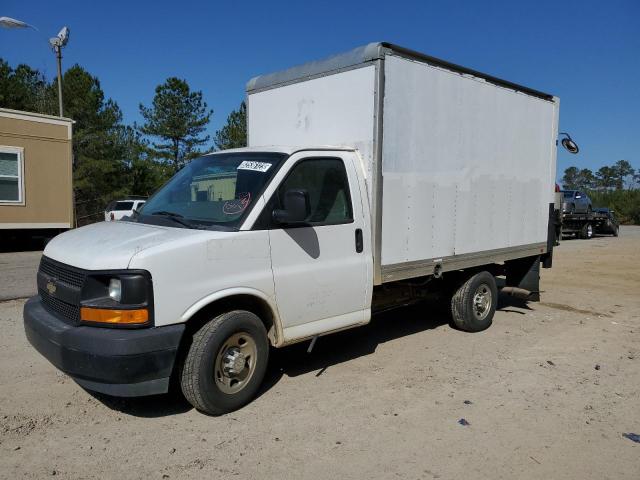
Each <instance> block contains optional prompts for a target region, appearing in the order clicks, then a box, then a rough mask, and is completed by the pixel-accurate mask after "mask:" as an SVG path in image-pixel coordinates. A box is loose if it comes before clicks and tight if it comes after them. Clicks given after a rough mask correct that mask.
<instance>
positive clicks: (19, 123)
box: [0, 108, 73, 237]
mask: <svg viewBox="0 0 640 480" xmlns="http://www.w3.org/2000/svg"><path fill="white" fill-rule="evenodd" d="M72 124H73V121H72V120H70V119H68V118H61V117H53V116H49V115H40V114H37V113H31V112H22V111H18V110H9V109H5V108H0V237H8V236H10V235H14V234H16V233H26V234H34V235H45V236H52V235H55V234H56V233H58V232H59V231H61V230H65V229H68V228H71V226H72V225H73V191H72V170H71V168H72V165H71V159H72V149H71V133H72Z"/></svg>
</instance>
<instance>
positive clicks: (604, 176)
mask: <svg viewBox="0 0 640 480" xmlns="http://www.w3.org/2000/svg"><path fill="white" fill-rule="evenodd" d="M615 176H616V172H615V171H614V170H613V169H612V168H611V167H608V166H606V165H605V166H603V167H600V168H599V169H598V171H597V172H596V187H597V188H598V189H601V190H609V189H611V188H613V187H614V186H615Z"/></svg>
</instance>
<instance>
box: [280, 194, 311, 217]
mask: <svg viewBox="0 0 640 480" xmlns="http://www.w3.org/2000/svg"><path fill="white" fill-rule="evenodd" d="M283 203H284V205H283V206H284V208H283V209H282V210H280V209H276V210H274V211H273V213H272V218H273V220H274V221H275V222H276V223H278V224H289V225H291V224H299V223H304V222H305V220H306V219H307V218H308V217H309V215H310V213H311V205H310V203H309V192H308V191H307V190H303V189H297V190H287V191H286V192H285V194H284V200H283Z"/></svg>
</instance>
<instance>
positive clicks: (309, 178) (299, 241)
mask: <svg viewBox="0 0 640 480" xmlns="http://www.w3.org/2000/svg"><path fill="white" fill-rule="evenodd" d="M335 153H337V154H334V153H333V152H332V154H331V155H327V152H317V153H315V154H313V153H311V152H304V153H298V154H296V157H295V158H291V159H290V160H289V162H287V165H286V167H287V168H286V171H284V172H280V174H279V175H278V177H280V181H279V183H278V184H277V185H278V186H277V188H276V190H275V191H274V192H273V194H272V195H271V198H270V199H268V200H267V204H266V214H267V216H268V217H269V218H271V215H270V214H271V212H273V209H276V208H282V205H283V199H284V195H285V192H286V191H288V190H305V191H306V192H308V198H309V207H310V208H309V214H308V217H307V218H306V220H305V222H304V223H303V224H296V225H278V224H276V223H274V221H273V220H270V224H269V226H268V229H269V239H270V248H271V262H272V269H273V279H274V284H275V294H276V302H277V305H278V312H279V315H280V319H281V322H282V324H283V333H284V337H285V341H287V342H288V341H291V340H294V339H300V338H305V337H310V336H313V335H316V334H319V333H326V332H329V331H332V330H338V329H341V328H345V327H348V326H351V325H355V324H362V323H366V322H368V321H369V318H370V308H369V306H370V297H371V289H372V284H373V281H372V278H371V276H372V274H371V272H372V257H371V253H370V247H369V243H370V240H369V239H370V233H369V230H368V228H367V226H368V223H367V222H365V219H364V215H363V205H362V197H363V196H362V194H361V189H362V188H363V186H362V185H361V182H360V181H359V180H360V178H359V177H358V174H357V171H356V165H355V164H354V157H355V155H354V154H353V153H351V152H335ZM368 297H369V298H368Z"/></svg>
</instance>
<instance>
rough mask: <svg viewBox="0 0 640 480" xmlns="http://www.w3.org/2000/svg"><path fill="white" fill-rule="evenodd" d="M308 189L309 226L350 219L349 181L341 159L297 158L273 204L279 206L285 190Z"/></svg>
mask: <svg viewBox="0 0 640 480" xmlns="http://www.w3.org/2000/svg"><path fill="white" fill-rule="evenodd" d="M301 189H302V190H306V191H307V192H308V193H309V204H310V207H311V208H310V210H311V213H310V215H309V217H308V218H307V224H308V225H310V226H320V225H336V224H341V223H351V222H353V210H352V207H351V195H350V194H349V181H348V179H347V172H346V170H345V168H344V163H343V162H342V160H341V159H338V158H313V159H308V160H302V161H300V162H298V163H297V164H296V165H295V166H294V167H293V168H292V169H291V171H290V172H289V174H288V175H287V177H286V178H285V180H284V181H283V182H282V184H281V185H280V187H279V188H278V191H277V194H276V198H275V199H274V200H275V202H273V203H272V205H274V208H282V205H283V200H284V195H285V192H287V191H288V190H301Z"/></svg>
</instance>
